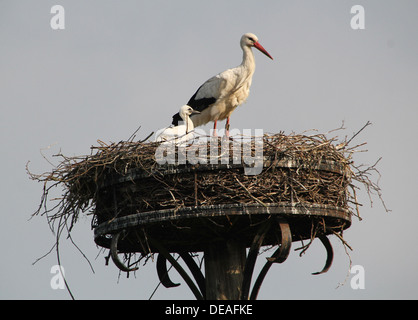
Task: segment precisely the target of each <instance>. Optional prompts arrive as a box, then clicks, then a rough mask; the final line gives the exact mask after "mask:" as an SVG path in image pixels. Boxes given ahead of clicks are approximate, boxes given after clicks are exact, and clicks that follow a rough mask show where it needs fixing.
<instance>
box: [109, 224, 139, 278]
mask: <svg viewBox="0 0 418 320" xmlns="http://www.w3.org/2000/svg"><path fill="white" fill-rule="evenodd" d="M122 232H123V231H121V232H118V233H116V234H114V235H112V241H111V243H110V256H111V257H112V260H113V263H114V264H115V265H116V266H117V267H118V268H119V269H120V270H122V271H124V272H130V271H135V270H138V267H135V268H129V267H127V266H125V265H124V264H123V262H122V261H120V259H119V256H118V242H119V237H120V235H121V233H122Z"/></svg>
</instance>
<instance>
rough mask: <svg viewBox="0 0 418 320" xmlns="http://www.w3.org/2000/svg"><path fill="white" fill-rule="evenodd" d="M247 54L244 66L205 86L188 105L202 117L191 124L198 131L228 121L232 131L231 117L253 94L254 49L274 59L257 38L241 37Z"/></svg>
mask: <svg viewBox="0 0 418 320" xmlns="http://www.w3.org/2000/svg"><path fill="white" fill-rule="evenodd" d="M240 44H241V48H242V51H243V53H244V54H243V58H242V63H241V64H240V65H239V66H238V67H236V68H233V69H228V70H225V71H224V72H221V73H219V74H217V75H216V76H214V77H212V78H210V79H209V80H207V81H206V82H205V83H204V84H202V85H201V86H200V87H199V89H197V91H196V93H195V94H194V95H193V96H192V97H191V98H190V100H189V102H188V103H187V104H188V105H189V106H191V107H193V108H194V109H195V110H198V111H200V114H196V115H193V116H192V117H191V120H192V121H193V124H194V126H195V127H197V126H200V125H204V124H206V123H208V122H209V121H214V129H215V134H216V123H217V121H218V120H224V119H227V121H226V125H225V129H226V132H227V134H228V131H229V117H230V116H231V113H232V112H233V111H234V110H235V108H236V107H238V106H239V105H240V104H242V103H244V102H245V100H246V99H247V97H248V95H249V93H250V86H251V81H252V77H253V74H254V71H255V59H254V54H253V52H252V49H251V48H252V47H255V48H257V49H258V50H260V51H261V52H262V53H264V54H265V55H266V56H268V57H269V58H270V59H273V58H272V56H271V55H270V54H269V53H268V52H267V51H266V49H264V48H263V47H262V46H261V44H260V43H259V42H258V38H257V36H256V35H254V34H252V33H246V34H244V35H243V36H242V37H241V42H240ZM179 120H180V115H179V113H177V114H175V115H174V116H173V124H174V125H177V124H178V121H179Z"/></svg>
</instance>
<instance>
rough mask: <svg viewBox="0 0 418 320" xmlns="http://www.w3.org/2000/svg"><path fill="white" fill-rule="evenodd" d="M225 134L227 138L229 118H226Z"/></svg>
mask: <svg viewBox="0 0 418 320" xmlns="http://www.w3.org/2000/svg"><path fill="white" fill-rule="evenodd" d="M225 134H226V136H227V137H229V117H228V118H226V124H225Z"/></svg>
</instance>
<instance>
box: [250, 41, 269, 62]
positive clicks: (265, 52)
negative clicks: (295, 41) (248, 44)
mask: <svg viewBox="0 0 418 320" xmlns="http://www.w3.org/2000/svg"><path fill="white" fill-rule="evenodd" d="M254 47H256V48H257V49H258V50H260V51H261V52H262V53H264V54H265V55H266V56H267V57H269V58H270V59H271V60H273V57H272V56H271V55H270V53H268V52H267V50H266V49H264V48H263V46H262V45H261V44H260V43H259V42H258V41H257V42H255V43H254Z"/></svg>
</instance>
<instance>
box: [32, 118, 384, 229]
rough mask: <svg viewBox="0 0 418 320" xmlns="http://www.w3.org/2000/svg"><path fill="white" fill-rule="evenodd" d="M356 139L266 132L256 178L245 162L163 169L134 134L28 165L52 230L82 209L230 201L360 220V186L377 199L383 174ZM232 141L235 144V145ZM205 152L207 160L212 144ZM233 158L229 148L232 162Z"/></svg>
mask: <svg viewBox="0 0 418 320" xmlns="http://www.w3.org/2000/svg"><path fill="white" fill-rule="evenodd" d="M368 124H369V123H368ZM368 124H366V126H367V125H368ZM360 131H361V130H360ZM358 133H359V132H358ZM358 133H356V134H355V135H354V136H353V138H354V137H355V136H356V135H357V134H358ZM353 138H351V139H349V140H347V137H346V138H345V140H344V141H338V140H337V138H336V137H333V138H327V136H326V135H325V134H313V135H303V134H290V135H285V134H283V133H279V134H273V135H264V136H263V137H262V141H263V157H264V158H263V163H264V168H263V170H262V172H261V173H260V174H258V175H252V176H251V175H245V174H243V169H242V167H241V168H239V167H232V168H228V169H225V170H218V171H213V170H209V171H206V170H198V168H199V166H201V168H202V167H203V168H204V165H200V164H196V165H190V164H186V165H183V167H189V168H193V169H196V170H189V171H188V172H181V173H175V172H174V173H172V174H166V173H167V170H168V168H169V166H167V165H160V164H158V163H157V161H156V159H155V153H156V150H157V148H158V147H159V146H160V143H155V142H147V141H146V140H145V141H139V142H135V141H132V139H131V140H129V141H121V142H118V143H110V144H106V143H104V142H102V141H100V140H99V141H98V143H99V145H98V146H92V147H91V154H90V155H87V156H79V157H67V156H64V155H63V154H61V153H60V154H58V155H57V156H58V157H61V159H62V161H61V162H60V163H59V165H58V166H56V167H55V168H54V169H53V170H52V171H51V172H47V173H44V174H41V175H35V174H32V173H30V172H29V170H28V172H29V174H30V176H31V177H32V179H35V180H37V181H40V182H43V183H44V188H43V195H42V198H41V203H40V206H39V208H38V210H37V211H36V212H35V215H37V214H43V215H46V216H47V218H48V222H49V223H50V226H51V229H53V230H54V228H55V227H56V225H55V223H56V222H57V221H58V230H62V229H63V228H64V226H65V228H67V230H68V231H71V229H72V227H73V226H74V224H75V222H76V221H77V220H78V218H79V216H80V214H81V213H82V212H87V213H90V214H93V215H94V218H93V219H92V221H93V223H94V225H97V224H99V223H101V222H103V221H107V220H110V219H112V218H115V217H121V216H124V215H128V214H132V213H136V212H146V211H153V210H160V209H170V208H172V209H179V208H182V207H186V206H202V205H213V204H227V203H228V204H231V203H245V204H247V203H259V204H267V203H268V204H271V203H281V202H291V203H316V204H326V205H333V206H336V207H341V208H345V209H348V210H350V212H351V213H352V214H353V215H354V216H357V217H359V218H360V214H359V206H360V204H359V203H358V200H357V195H356V190H358V189H359V187H361V185H363V186H364V187H365V188H366V191H367V193H368V194H369V195H370V194H371V193H377V194H378V195H379V197H380V188H379V187H378V185H377V183H376V182H374V181H373V180H372V179H371V178H372V176H373V174H375V173H377V174H379V173H378V171H377V169H376V164H377V162H378V161H377V162H376V163H375V164H374V165H372V166H363V165H361V166H356V165H355V164H354V162H353V159H352V157H353V154H354V153H355V152H357V151H359V150H358V148H359V147H361V146H363V145H364V144H360V145H356V146H354V147H350V146H349V143H350V142H351V140H352V139H353ZM232 146H233V144H232V143H230V148H232ZM187 148H191V147H186V149H187ZM176 150H177V149H176ZM207 150H208V152H207V157H208V158H207V162H208V163H209V162H210V161H211V159H210V157H211V155H210V152H209V145H208V149H207ZM253 151H254V145H253ZM363 151H364V150H363ZM222 152H225V150H223V151H222V150H221V143H220V142H219V153H218V154H221V153H222ZM232 155H233V151H232V150H230V152H229V157H231V158H230V163H232V160H233V159H232ZM218 157H219V156H218ZM212 160H213V159H212ZM379 160H380V159H379ZM220 161H221V160H219V162H220ZM279 163H292V164H293V165H291V166H281V165H278V164H279ZM327 163H328V164H329V163H332V164H333V168H334V169H335V168H338V170H318V168H319V166H320V165H321V164H327ZM171 167H172V166H171ZM132 172H135V174H136V176H140V177H142V178H141V179H139V180H138V179H137V180H136V181H128V183H125V184H123V185H120V187H118V188H113V187H112V184H111V183H109V181H115V179H118V178H120V177H124V176H128V175H132ZM129 182H130V183H129ZM57 186H61V187H62V189H63V194H62V197H61V198H59V199H55V200H57V201H58V202H57V204H56V205H55V206H53V207H52V208H50V207H49V204H48V202H47V201H48V195H49V192H50V191H51V189H52V188H54V187H57ZM115 198H116V199H118V200H117V203H118V208H117V210H115V208H114V204H113V203H114V199H115Z"/></svg>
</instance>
